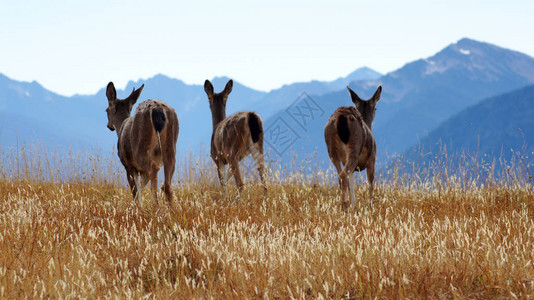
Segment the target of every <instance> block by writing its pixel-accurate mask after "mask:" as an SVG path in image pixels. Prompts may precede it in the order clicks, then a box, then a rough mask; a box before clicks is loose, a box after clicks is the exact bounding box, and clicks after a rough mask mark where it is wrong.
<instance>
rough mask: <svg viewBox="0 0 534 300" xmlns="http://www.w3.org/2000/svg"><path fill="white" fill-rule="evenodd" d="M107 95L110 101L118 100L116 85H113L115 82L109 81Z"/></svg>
mask: <svg viewBox="0 0 534 300" xmlns="http://www.w3.org/2000/svg"><path fill="white" fill-rule="evenodd" d="M106 96H107V97H108V103H109V104H113V103H114V102H115V101H117V91H116V90H115V85H113V82H111V81H110V82H109V83H108V87H107V88H106Z"/></svg>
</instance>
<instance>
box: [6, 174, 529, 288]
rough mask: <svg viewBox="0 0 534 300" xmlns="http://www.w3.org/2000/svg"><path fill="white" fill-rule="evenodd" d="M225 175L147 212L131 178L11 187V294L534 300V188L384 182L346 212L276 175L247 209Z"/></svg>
mask: <svg viewBox="0 0 534 300" xmlns="http://www.w3.org/2000/svg"><path fill="white" fill-rule="evenodd" d="M95 168H96V169H98V168H100V167H99V166H96V167H95ZM191 168H192V167H191ZM198 168H200V169H202V168H205V166H199V167H198ZM102 169H104V170H109V168H107V167H102ZM212 169H213V168H209V170H205V174H210V179H205V180H184V179H183V178H181V182H180V184H179V185H175V186H174V187H173V188H174V192H175V196H176V199H175V201H174V202H173V203H172V204H171V205H167V204H166V203H164V202H162V201H161V202H160V203H159V205H158V204H155V203H154V202H153V201H152V200H150V196H149V193H148V191H147V190H145V193H144V199H145V201H144V202H142V203H141V204H140V205H135V204H133V202H132V196H131V194H130V192H129V190H128V189H127V188H125V187H124V186H123V185H122V184H120V183H118V182H116V181H114V180H108V181H107V182H106V180H104V179H105V178H106V177H109V178H115V177H117V176H124V174H121V173H120V172H121V171H120V170H117V171H98V170H97V171H98V172H96V173H95V174H101V175H98V176H96V175H95V176H93V177H91V176H88V177H87V179H85V180H82V179H80V180H72V181H70V182H69V183H65V182H63V183H62V182H60V181H52V182H47V181H43V180H41V179H40V177H39V176H33V177H31V176H22V177H20V178H17V177H14V178H7V177H5V176H4V177H2V179H1V180H0V199H2V201H0V297H1V298H6V297H8V298H22V297H33V298H35V297H39V298H42V297H53V298H57V297H68V296H76V297H90V298H95V297H100V296H120V297H135V298H139V297H143V296H154V297H157V298H168V297H169V296H171V297H179V298H190V297H195V298H208V297H214V298H236V297H238V298H252V297H268V298H289V297H296V298H316V297H328V298H342V297H349V298H352V297H356V298H360V297H365V298H367V297H381V298H403V297H407V298H420V297H432V298H438V297H447V298H453V297H455V298H456V297H469V298H492V297H507V298H508V297H514V296H517V297H527V296H530V297H532V296H534V265H533V260H534V192H533V189H532V185H531V184H530V183H528V182H527V181H525V182H523V183H517V182H516V183H512V184H482V185H475V184H472V185H466V184H465V183H460V182H459V181H458V180H457V179H456V178H455V177H450V178H445V179H442V180H441V181H440V184H439V185H438V184H434V183H432V179H428V180H420V181H413V182H412V183H407V182H406V181H402V180H391V181H382V182H379V183H378V185H377V188H376V199H375V202H374V204H375V205H374V207H373V209H370V208H369V206H368V198H367V197H368V191H367V186H366V185H365V184H364V185H361V186H360V187H359V188H357V190H356V193H357V195H356V197H357V199H359V204H358V207H357V208H356V209H355V210H354V211H352V212H350V213H343V212H342V211H341V209H340V199H339V195H338V189H337V186H336V185H334V184H326V183H322V184H317V183H315V184H313V183H308V182H306V181H301V182H299V181H298V180H278V179H277V178H276V175H272V177H271V178H270V179H271V180H270V183H269V186H268V188H269V195H268V198H267V199H263V198H262V190H261V187H259V186H257V185H255V184H254V182H249V184H247V185H246V186H245V191H244V194H243V198H242V200H241V201H240V202H237V201H235V200H234V199H235V195H236V191H235V189H232V190H231V191H230V196H229V198H223V197H222V194H221V193H220V191H219V187H218V185H217V184H216V183H215V182H214V180H213V179H211V177H212V176H213V170H212ZM59 171H61V170H59ZM36 172H38V171H36ZM114 172H116V173H114ZM192 173H193V172H192ZM99 176H101V177H99ZM321 176H325V175H321ZM191 177H193V176H192V175H191ZM33 178H37V179H33ZM75 178H76V177H75ZM80 178H83V177H80ZM399 182H403V183H399ZM231 186H232V187H233V185H231Z"/></svg>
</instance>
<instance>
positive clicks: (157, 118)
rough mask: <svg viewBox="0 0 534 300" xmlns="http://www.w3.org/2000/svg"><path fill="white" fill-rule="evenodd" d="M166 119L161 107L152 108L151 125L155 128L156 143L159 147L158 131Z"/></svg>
mask: <svg viewBox="0 0 534 300" xmlns="http://www.w3.org/2000/svg"><path fill="white" fill-rule="evenodd" d="M166 121H167V119H166V118H165V113H164V112H163V110H161V108H154V109H153V110H152V125H154V129H155V130H156V135H157V136H158V144H159V148H160V149H161V138H160V136H159V134H160V132H161V131H162V130H163V127H165V123H166Z"/></svg>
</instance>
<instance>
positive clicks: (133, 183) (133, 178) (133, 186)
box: [126, 170, 139, 203]
mask: <svg viewBox="0 0 534 300" xmlns="http://www.w3.org/2000/svg"><path fill="white" fill-rule="evenodd" d="M126 177H127V178H128V184H129V185H130V190H131V191H132V195H133V198H134V200H135V201H137V202H138V203H139V199H138V197H137V194H138V189H137V172H136V171H134V170H126Z"/></svg>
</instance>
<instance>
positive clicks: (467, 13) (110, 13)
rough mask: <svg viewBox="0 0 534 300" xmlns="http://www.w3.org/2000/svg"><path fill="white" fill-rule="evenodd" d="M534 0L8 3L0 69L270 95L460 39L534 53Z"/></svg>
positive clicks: (80, 88)
mask: <svg viewBox="0 0 534 300" xmlns="http://www.w3.org/2000/svg"><path fill="white" fill-rule="evenodd" d="M533 12H534V1H532V0H508V1H504V0H503V1H494V0H477V1H469V0H461V1H460V0H447V1H432V0H424V1H423V0H421V1H412V0H405V1H398V0H390V1H350V0H349V1H324V0H323V1H310V0H306V1H289V0H269V1H250V0H249V1H246V0H242V1H241V0H238V1H233V0H226V1H187V3H186V2H184V1H160V0H151V1H132V0H130V1H103V0H92V1H83V2H82V1H60V0H48V1H42V0H22V1H2V2H1V6H0V47H1V50H0V51H1V52H0V73H3V74H4V75H6V76H8V77H11V78H13V79H16V80H24V81H32V80H37V81H38V82H40V83H41V84H42V85H44V86H45V87H46V88H48V89H50V90H52V91H55V92H57V93H59V94H63V95H72V94H75V93H80V94H92V93H95V92H96V91H97V90H98V89H100V88H103V87H105V85H106V84H107V82H109V81H110V80H112V81H114V82H115V83H116V85H117V86H118V87H121V88H122V87H124V86H125V85H126V83H127V82H128V81H129V80H137V79H139V78H148V77H151V76H153V75H155V74H158V73H162V74H165V75H168V76H171V77H174V78H179V79H182V80H184V81H185V82H186V83H197V84H200V83H202V82H203V81H204V79H206V78H212V77H214V76H222V75H226V76H230V77H232V78H234V79H235V80H237V81H240V82H242V83H244V84H246V85H248V86H250V87H252V88H256V89H260V90H270V89H273V88H277V87H280V86H281V85H283V84H286V83H291V82H295V81H309V80H312V79H318V80H333V79H336V78H337V77H339V76H345V75H347V74H348V73H350V72H351V71H353V70H355V69H356V68H358V67H361V66H368V67H370V68H373V69H375V70H377V71H379V72H382V73H387V72H389V71H392V70H395V69H397V68H399V67H401V66H402V65H404V64H405V63H407V62H409V61H412V60H415V59H418V58H422V57H428V56H430V55H432V54H434V53H435V52H437V51H439V50H440V49H442V48H444V47H445V46H447V45H448V44H451V43H454V42H456V41H458V40H459V39H460V38H462V37H470V38H473V39H476V40H480V41H486V42H490V43H493V44H497V45H499V46H502V47H505V48H511V49H514V50H518V51H521V52H524V53H526V54H529V55H531V56H534V18H533V17H532V13H533Z"/></svg>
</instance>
